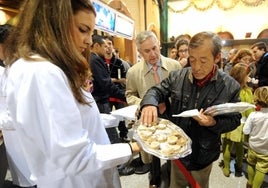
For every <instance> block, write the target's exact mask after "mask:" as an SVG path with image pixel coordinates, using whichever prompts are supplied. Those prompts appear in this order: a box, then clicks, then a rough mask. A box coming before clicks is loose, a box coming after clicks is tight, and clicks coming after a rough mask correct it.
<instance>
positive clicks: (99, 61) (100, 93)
mask: <svg viewBox="0 0 268 188" xmlns="http://www.w3.org/2000/svg"><path fill="white" fill-rule="evenodd" d="M90 66H91V71H92V74H93V88H94V89H93V92H92V95H93V97H94V99H95V100H96V102H97V103H108V102H109V97H111V96H113V97H116V98H119V99H121V100H123V101H125V100H126V98H125V90H123V89H120V88H119V87H118V86H116V85H115V84H114V83H113V82H112V80H111V77H110V73H109V72H108V69H107V66H106V63H105V61H104V59H103V58H101V57H99V56H98V55H96V54H95V53H91V55H90Z"/></svg>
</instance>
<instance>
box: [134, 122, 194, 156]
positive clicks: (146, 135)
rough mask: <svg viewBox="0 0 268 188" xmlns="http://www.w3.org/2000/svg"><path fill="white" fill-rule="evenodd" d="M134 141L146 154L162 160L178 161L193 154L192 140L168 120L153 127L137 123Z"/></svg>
mask: <svg viewBox="0 0 268 188" xmlns="http://www.w3.org/2000/svg"><path fill="white" fill-rule="evenodd" d="M134 139H136V140H137V142H139V143H140V144H141V146H142V148H143V150H144V151H145V152H147V153H150V154H152V155H154V156H157V157H159V158H161V159H170V160H173V159H178V158H182V157H185V156H187V155H189V154H190V153H191V152H192V149H191V143H192V141H191V139H190V138H189V137H188V136H187V135H186V134H185V133H184V131H183V130H182V129H181V128H180V127H178V126H177V125H175V124H174V123H172V122H171V121H169V120H166V119H159V121H158V122H157V123H155V124H153V125H151V126H146V125H143V124H141V123H140V122H139V121H138V122H136V124H135V126H134Z"/></svg>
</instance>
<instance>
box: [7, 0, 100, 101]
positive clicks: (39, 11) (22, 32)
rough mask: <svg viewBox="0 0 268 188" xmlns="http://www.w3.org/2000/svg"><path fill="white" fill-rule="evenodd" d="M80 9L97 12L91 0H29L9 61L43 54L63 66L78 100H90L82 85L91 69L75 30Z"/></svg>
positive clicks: (10, 44) (13, 37)
mask: <svg viewBox="0 0 268 188" xmlns="http://www.w3.org/2000/svg"><path fill="white" fill-rule="evenodd" d="M79 10H88V11H91V12H93V13H94V14H95V15H96V13H95V10H94V7H93V5H92V4H91V2H90V1H89V0H56V1H55V0H25V2H24V4H23V6H22V8H21V12H20V14H19V19H18V24H17V26H16V28H15V29H14V32H12V33H11V34H10V38H9V41H8V46H7V48H6V57H7V59H6V63H7V65H9V66H11V65H12V64H13V63H14V62H15V61H16V60H17V59H18V58H24V59H26V60H36V59H33V57H32V54H35V53H36V54H39V55H40V56H41V57H42V58H45V59H47V60H48V61H50V62H51V63H53V64H55V65H56V66H58V67H60V68H61V69H62V71H63V72H64V73H65V75H66V76H67V78H68V81H69V84H70V86H71V89H72V92H73V95H74V97H75V98H76V100H77V101H78V102H79V103H82V104H87V101H86V99H85V98H84V96H83V93H82V90H81V86H82V85H83V83H84V82H85V81H86V80H87V79H88V77H89V76H90V75H91V71H90V68H89V63H88V60H87V58H86V57H85V56H84V55H85V54H83V55H81V53H80V52H79V51H78V49H77V48H76V46H75V44H74V39H73V37H72V34H71V28H72V26H73V25H72V24H73V15H75V14H76V13H77V12H78V11H79Z"/></svg>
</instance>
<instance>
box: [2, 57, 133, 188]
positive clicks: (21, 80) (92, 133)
mask: <svg viewBox="0 0 268 188" xmlns="http://www.w3.org/2000/svg"><path fill="white" fill-rule="evenodd" d="M84 94H85V96H86V97H87V99H88V101H89V102H90V105H89V106H88V105H81V104H79V103H78V102H77V101H76V100H75V98H74V97H73V94H72V92H71V89H70V86H69V83H68V80H67V78H66V76H65V74H64V73H63V71H62V70H61V69H60V68H59V67H57V66H55V65H53V64H52V63H50V62H48V61H46V60H43V61H39V62H29V61H26V60H24V59H19V60H18V61H17V62H15V63H14V64H13V65H12V66H11V67H10V69H9V74H8V78H7V104H8V109H9V111H10V115H11V117H12V120H13V122H14V126H15V129H16V131H17V133H18V140H19V142H20V143H21V145H22V150H23V155H24V156H25V158H26V160H27V164H28V166H29V168H30V170H31V173H32V177H31V178H32V180H34V181H35V182H36V184H37V186H38V188H48V187H49V188H63V187H64V188H95V187H96V188H97V187H98V188H113V187H115V188H117V187H121V185H120V180H119V175H118V172H117V169H116V168H115V167H116V166H117V165H119V164H123V163H126V162H127V161H128V160H129V159H130V157H131V149H130V147H129V145H128V144H112V145H111V144H110V141H109V138H108V135H107V133H106V131H105V128H104V125H103V122H102V120H101V118H100V114H99V111H98V108H97V105H96V103H95V101H94V99H93V97H92V95H91V94H90V93H88V92H84Z"/></svg>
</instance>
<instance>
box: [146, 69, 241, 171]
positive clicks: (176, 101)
mask: <svg viewBox="0 0 268 188" xmlns="http://www.w3.org/2000/svg"><path fill="white" fill-rule="evenodd" d="M239 91H240V85H239V84H238V83H237V82H236V81H235V80H234V79H233V78H232V77H230V76H229V75H228V74H226V73H224V72H221V71H218V72H217V74H216V75H215V76H214V77H213V78H212V79H211V80H210V81H209V83H207V84H206V85H205V86H204V87H202V88H200V87H198V86H197V85H196V84H195V83H194V82H193V78H192V73H191V68H190V67H189V68H184V69H181V70H178V71H174V72H171V73H170V74H169V77H168V78H166V79H164V80H163V81H162V82H161V84H159V85H157V86H154V87H152V88H151V89H150V90H148V92H147V93H146V95H145V96H144V97H143V100H142V101H141V108H142V107H143V106H145V105H148V104H151V105H155V106H157V104H158V102H159V103H161V102H163V101H164V100H165V98H167V97H170V100H171V106H170V109H167V110H168V112H169V119H170V120H171V121H172V122H173V123H175V124H176V125H178V126H179V127H181V128H182V129H183V130H184V131H185V133H186V134H187V135H188V136H189V137H190V138H191V140H192V153H191V154H190V155H188V156H186V157H185V158H183V159H181V161H182V162H183V164H184V165H185V166H186V168H187V169H188V170H200V169H203V168H205V167H206V166H208V165H209V164H211V163H212V162H213V161H215V160H217V159H218V157H219V155H220V144H221V140H220V136H221V133H225V132H229V131H231V130H234V129H235V128H236V127H237V126H239V125H240V118H241V115H240V113H231V114H225V115H218V116H216V117H214V118H215V120H216V125H215V126H212V127H205V126H200V125H199V124H198V122H197V121H195V120H194V119H193V118H178V117H171V115H172V114H179V113H181V112H183V111H185V110H191V109H198V110H200V109H201V108H203V109H206V108H207V107H209V106H213V105H217V104H223V103H227V102H239V101H240V99H239Z"/></svg>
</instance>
